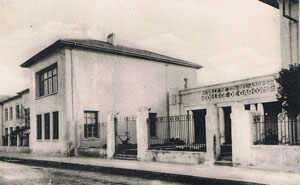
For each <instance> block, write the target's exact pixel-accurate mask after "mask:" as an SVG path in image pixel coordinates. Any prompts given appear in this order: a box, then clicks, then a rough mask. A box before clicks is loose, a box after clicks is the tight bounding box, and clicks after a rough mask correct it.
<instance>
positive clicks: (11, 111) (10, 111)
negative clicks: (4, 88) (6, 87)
mask: <svg viewBox="0 0 300 185" xmlns="http://www.w3.org/2000/svg"><path fill="white" fill-rule="evenodd" d="M9 119H10V120H12V119H13V108H12V107H10V108H9Z"/></svg>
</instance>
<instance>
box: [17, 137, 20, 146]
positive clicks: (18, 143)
mask: <svg viewBox="0 0 300 185" xmlns="http://www.w3.org/2000/svg"><path fill="white" fill-rule="evenodd" d="M19 146H20V134H17V147H19Z"/></svg>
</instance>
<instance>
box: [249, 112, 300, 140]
mask: <svg viewBox="0 0 300 185" xmlns="http://www.w3.org/2000/svg"><path fill="white" fill-rule="evenodd" d="M253 123H254V129H255V133H254V135H255V136H254V144H264V145H279V144H288V145H299V144H300V135H299V134H300V120H299V119H296V118H293V117H291V116H288V115H286V114H279V115H278V116H277V115H274V116H268V115H255V116H254V117H253Z"/></svg>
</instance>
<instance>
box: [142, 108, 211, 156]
mask: <svg viewBox="0 0 300 185" xmlns="http://www.w3.org/2000/svg"><path fill="white" fill-rule="evenodd" d="M147 122H148V130H149V132H148V133H149V136H150V137H149V146H148V149H151V150H173V151H206V143H205V142H199V141H197V139H196V137H197V133H196V132H195V125H194V118H193V116H192V115H189V114H187V115H179V116H169V117H157V118H153V119H150V118H149V119H148V120H147Z"/></svg>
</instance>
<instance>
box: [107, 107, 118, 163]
mask: <svg viewBox="0 0 300 185" xmlns="http://www.w3.org/2000/svg"><path fill="white" fill-rule="evenodd" d="M106 132H107V148H106V152H107V158H109V159H111V158H113V156H114V154H115V150H116V138H115V137H116V136H115V113H114V112H110V113H108V117H107V127H106Z"/></svg>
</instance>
